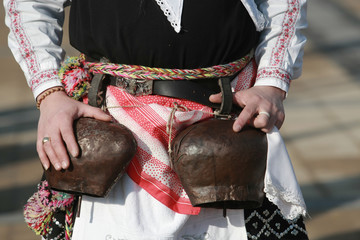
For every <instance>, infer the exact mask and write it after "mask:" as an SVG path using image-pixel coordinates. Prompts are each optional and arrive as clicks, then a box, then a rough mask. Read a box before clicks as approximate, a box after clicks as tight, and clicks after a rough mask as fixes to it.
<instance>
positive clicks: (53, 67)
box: [4, 0, 67, 98]
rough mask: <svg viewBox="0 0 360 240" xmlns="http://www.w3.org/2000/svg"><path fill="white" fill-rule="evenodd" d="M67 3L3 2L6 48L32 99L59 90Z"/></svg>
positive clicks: (58, 0)
mask: <svg viewBox="0 0 360 240" xmlns="http://www.w3.org/2000/svg"><path fill="white" fill-rule="evenodd" d="M66 3H67V1H66V0H38V1H28V0H4V7H5V11H6V19H5V22H6V25H7V26H8V27H9V29H10V34H9V37H8V44H9V47H10V49H11V51H12V53H13V55H14V57H15V59H16V61H17V62H18V63H19V65H20V67H21V69H22V70H23V72H24V74H25V78H26V80H27V82H28V85H29V87H30V88H31V90H32V91H33V94H34V96H35V98H36V97H37V96H38V95H39V94H40V93H41V92H42V91H44V90H46V89H47V88H50V87H54V86H60V85H61V82H60V80H59V77H58V74H57V73H58V68H59V65H60V62H61V60H62V58H63V56H64V51H63V49H62V48H61V47H60V45H61V41H62V25H63V21H64V5H65V4H66Z"/></svg>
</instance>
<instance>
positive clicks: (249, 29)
mask: <svg viewBox="0 0 360 240" xmlns="http://www.w3.org/2000/svg"><path fill="white" fill-rule="evenodd" d="M181 26H182V28H181V32H180V33H176V32H175V31H174V29H173V28H172V26H171V25H170V23H169V22H168V20H167V18H166V16H165V15H164V13H163V12H162V11H161V9H160V7H159V6H158V5H157V3H156V1H155V0H101V1H99V0H73V1H72V5H71V13H70V42H71V44H72V46H73V47H75V48H76V49H78V50H79V51H80V52H82V53H85V54H86V55H89V56H90V57H92V58H95V59H99V58H100V57H103V56H104V57H107V58H108V59H110V61H111V62H114V63H123V64H137V65H145V66H149V67H166V68H199V67H208V66H212V65H217V64H224V63H228V62H231V61H234V60H236V59H239V58H241V57H242V56H244V55H245V54H247V53H248V52H249V51H250V50H251V49H252V48H254V47H255V46H256V45H257V44H258V32H256V29H255V26H254V23H253V21H252V19H251V18H250V16H249V14H248V12H247V11H246V9H245V7H244V6H243V4H242V3H241V1H240V0H226V1H224V0H193V1H191V0H185V1H184V7H183V13H182V23H181Z"/></svg>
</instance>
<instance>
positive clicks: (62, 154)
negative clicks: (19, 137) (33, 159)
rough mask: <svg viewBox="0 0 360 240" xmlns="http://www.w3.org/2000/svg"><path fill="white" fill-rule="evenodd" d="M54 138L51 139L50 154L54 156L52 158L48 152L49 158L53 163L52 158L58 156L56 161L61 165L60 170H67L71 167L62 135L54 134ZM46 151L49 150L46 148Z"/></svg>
mask: <svg viewBox="0 0 360 240" xmlns="http://www.w3.org/2000/svg"><path fill="white" fill-rule="evenodd" d="M52 136H53V137H52V139H51V150H49V152H50V153H51V154H52V155H51V156H50V155H49V152H48V151H46V153H47V154H48V157H49V158H50V161H51V162H53V161H52V160H53V159H52V157H55V156H56V157H55V159H54V160H55V161H56V162H57V163H58V164H60V169H61V168H63V169H66V168H68V167H69V165H70V164H69V163H70V161H69V155H68V153H67V150H66V148H65V145H64V141H63V139H62V137H61V134H60V133H57V134H53V135H52ZM45 149H46V150H47V147H46V146H45ZM49 149H50V147H49ZM54 166H55V165H54ZM57 170H58V169H57Z"/></svg>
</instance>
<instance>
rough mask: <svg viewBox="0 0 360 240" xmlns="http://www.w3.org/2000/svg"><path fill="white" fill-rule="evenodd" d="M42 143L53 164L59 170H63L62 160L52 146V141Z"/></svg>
mask: <svg viewBox="0 0 360 240" xmlns="http://www.w3.org/2000/svg"><path fill="white" fill-rule="evenodd" d="M42 144H43V149H44V151H45V153H46V155H47V158H48V159H49V160H50V162H51V164H52V165H53V166H54V168H55V169H56V170H57V171H59V170H61V162H60V160H59V158H58V157H57V155H56V153H55V152H54V149H53V148H52V144H51V141H49V142H46V143H42Z"/></svg>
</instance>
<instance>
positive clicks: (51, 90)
mask: <svg viewBox="0 0 360 240" xmlns="http://www.w3.org/2000/svg"><path fill="white" fill-rule="evenodd" d="M60 91H64V92H65V89H64V88H63V87H53V88H50V89H48V90H45V91H44V92H43V93H41V94H40V96H39V97H38V98H39V99H37V101H36V107H37V109H40V104H41V102H42V101H43V100H44V99H45V98H46V97H47V96H49V95H50V94H52V93H54V92H60Z"/></svg>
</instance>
